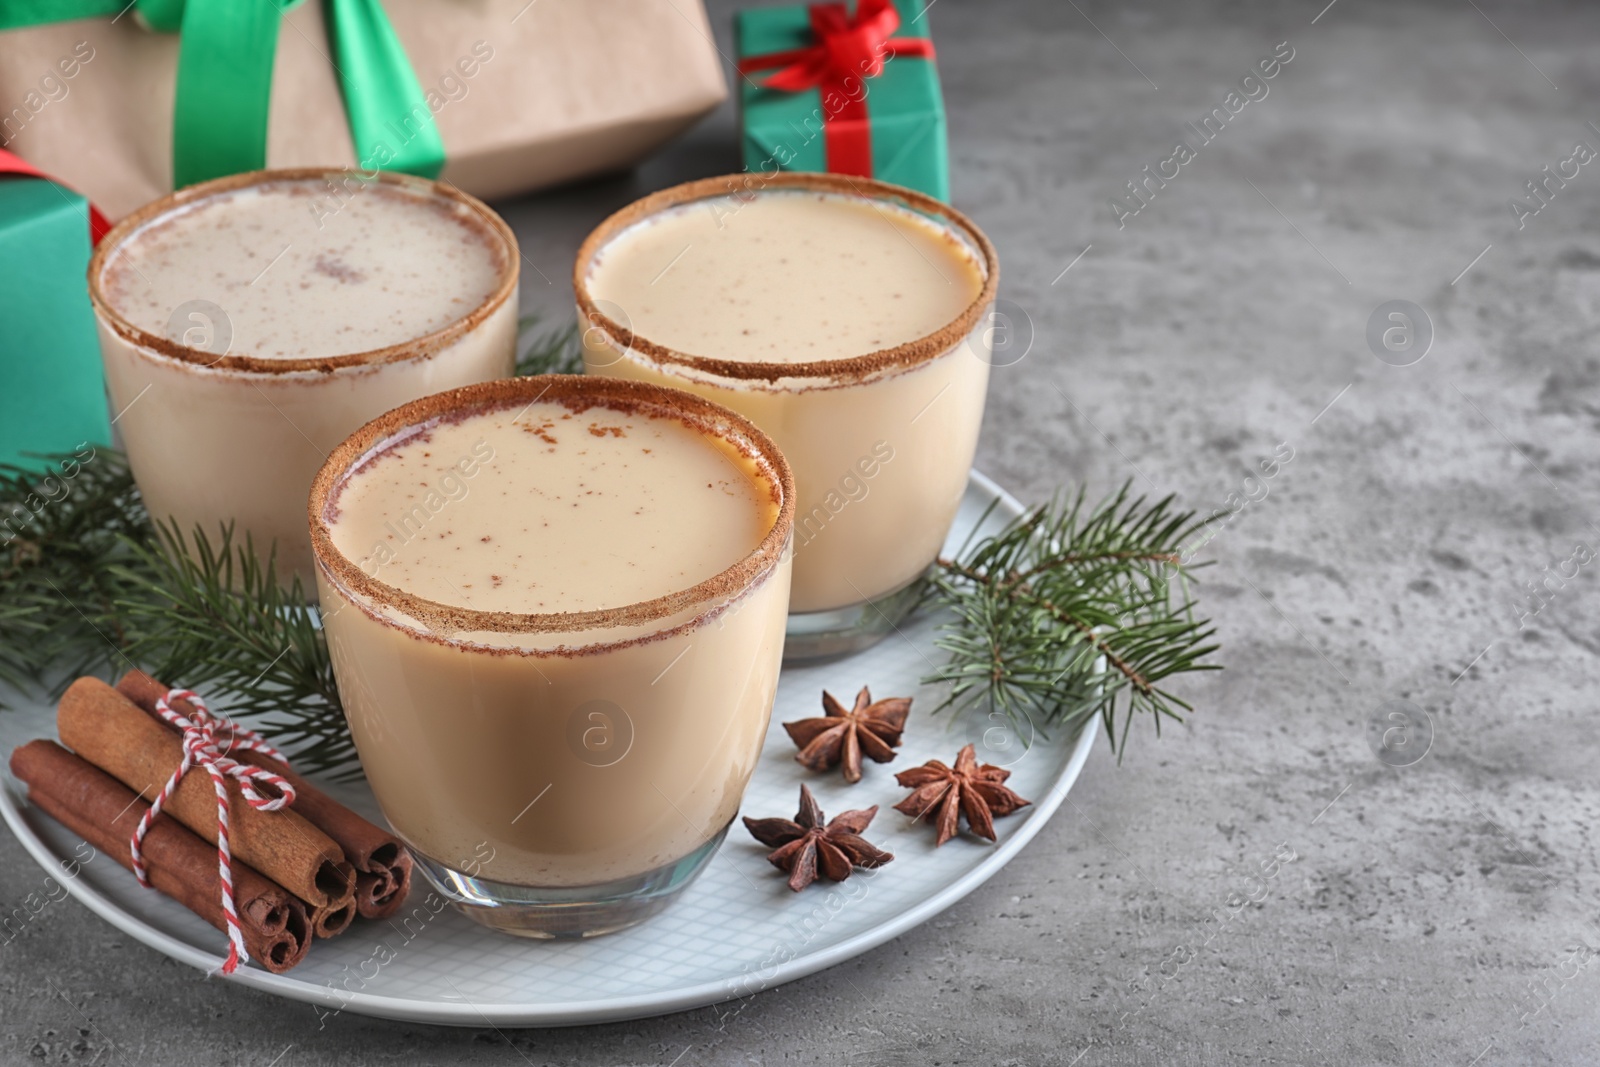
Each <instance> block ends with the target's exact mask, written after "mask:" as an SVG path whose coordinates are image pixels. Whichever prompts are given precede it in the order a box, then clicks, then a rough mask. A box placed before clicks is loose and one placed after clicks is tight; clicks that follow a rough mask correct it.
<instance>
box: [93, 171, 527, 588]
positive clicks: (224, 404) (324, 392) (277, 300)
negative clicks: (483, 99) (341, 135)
mask: <svg viewBox="0 0 1600 1067" xmlns="http://www.w3.org/2000/svg"><path fill="white" fill-rule="evenodd" d="M262 197H281V198H283V200H284V201H285V202H289V201H292V202H293V206H292V209H286V210H284V211H280V212H278V213H276V214H274V215H273V216H272V217H271V218H270V219H269V220H268V222H267V224H260V221H259V219H258V218H256V217H253V216H252V215H251V212H252V211H255V210H256V209H258V208H259V207H260V205H261V199H260V198H262ZM375 198H382V200H381V206H382V207H383V212H384V214H383V217H385V218H388V219H389V220H390V221H393V220H394V219H396V218H400V219H404V218H412V217H414V218H415V219H416V221H417V224H418V225H419V226H432V225H434V224H435V223H438V224H440V225H442V226H444V227H446V233H447V236H446V238H444V239H442V240H441V243H450V244H452V245H460V244H462V243H464V242H467V241H474V240H475V241H478V242H481V247H479V248H475V249H473V250H472V251H473V254H474V255H480V254H481V255H482V256H486V257H488V261H487V262H488V264H489V265H488V267H487V268H485V267H484V266H483V264H482V263H481V262H480V263H479V264H478V265H477V274H478V275H479V276H480V280H481V275H482V274H483V273H484V271H485V269H487V270H489V271H492V272H493V273H492V275H491V278H492V281H491V283H490V285H489V287H488V288H489V291H488V295H487V296H484V297H482V299H478V298H477V296H476V292H474V296H473V297H472V299H470V300H469V299H467V298H466V297H465V296H459V295H455V294H452V292H451V285H452V277H451V272H450V266H451V264H450V263H448V262H440V261H430V262H417V263H415V264H406V263H404V262H403V260H404V256H405V254H406V250H407V246H406V244H405V242H404V240H403V235H402V234H400V233H397V232H395V228H394V227H388V228H387V229H389V231H390V232H387V233H371V232H367V231H366V229H365V228H364V227H365V224H366V222H367V221H368V220H370V218H372V217H374V216H372V215H370V214H369V209H370V208H372V207H373V206H374V205H379V201H378V200H377V199H375ZM301 201H303V204H302V203H301ZM274 203H276V201H274ZM352 205H354V206H352ZM196 211H205V212H206V216H205V218H206V219H207V222H208V227H207V229H208V231H209V232H211V233H215V234H218V235H220V234H222V233H227V234H229V235H230V236H229V238H228V239H227V240H226V242H225V243H221V244H219V245H218V246H217V247H216V248H213V249H209V250H208V251H209V253H210V255H211V256H212V257H213V258H214V260H215V262H208V263H197V262H189V261H179V259H180V258H181V259H183V260H193V259H196V258H198V257H199V255H200V253H198V252H195V253H193V254H192V255H190V256H187V257H174V258H169V259H168V260H166V261H165V262H163V261H162V260H161V259H160V258H159V257H141V255H140V252H139V246H140V245H141V244H145V246H146V247H147V248H148V247H150V244H149V242H150V241H151V240H161V239H162V235H163V234H164V233H169V232H170V227H171V225H172V224H173V223H174V222H175V220H182V219H183V218H184V217H185V216H186V215H189V213H192V212H196ZM189 217H197V216H192V215H190V216H189ZM454 230H459V231H460V240H459V241H457V242H453V243H451V242H449V238H448V234H449V233H451V232H453V231H454ZM207 240H209V238H207ZM385 241H387V242H388V243H389V244H391V245H394V246H395V247H393V248H392V249H388V250H387V251H386V255H384V256H383V257H381V258H380V259H378V260H375V262H378V261H382V262H383V263H384V269H385V270H386V271H390V272H393V274H394V275H400V274H403V275H406V276H408V277H409V278H411V279H413V280H414V281H413V284H417V285H421V286H423V287H425V289H426V291H428V292H431V293H433V294H435V296H434V297H433V299H437V300H439V301H440V302H441V305H442V306H443V307H444V308H445V309H446V310H445V311H444V312H443V313H442V314H441V315H440V316H439V317H440V318H446V317H447V318H448V321H445V322H444V323H443V324H442V325H439V326H438V328H436V329H431V330H429V331H427V332H426V333H423V334H421V335H419V336H415V337H398V338H396V337H393V335H392V332H391V333H388V334H386V333H385V332H384V329H385V328H384V325H383V319H382V317H381V316H378V317H377V321H376V322H375V323H374V325H373V327H372V328H371V329H369V330H368V331H367V332H366V333H365V335H364V336H367V337H388V338H389V340H390V342H391V343H385V344H383V345H382V346H381V347H376V348H371V347H365V348H363V346H362V345H360V344H359V343H358V344H357V345H356V347H354V348H349V347H345V346H344V344H343V343H342V342H341V341H340V337H341V331H347V330H350V329H351V327H350V325H349V324H350V321H351V320H352V319H353V318H354V316H353V315H348V314H346V310H347V309H349V310H354V309H355V305H356V303H357V302H364V303H366V304H367V308H366V309H365V311H366V313H367V314H369V315H372V314H374V312H373V306H374V302H375V301H382V300H383V299H385V298H386V297H385V292H384V290H383V289H382V288H381V286H383V285H386V284H387V281H386V280H385V279H386V278H387V277H390V276H392V275H390V274H386V275H384V276H383V277H377V276H375V274H374V272H373V271H372V270H370V269H369V270H367V271H366V272H363V271H361V270H358V269H355V268H352V267H351V266H350V265H349V264H350V262H351V261H355V260H358V259H359V257H360V256H361V255H363V254H366V255H371V256H377V255H378V253H376V252H374V251H373V250H374V249H380V248H381V245H382V243H383V242H385ZM362 250H366V251H365V252H363V251H362ZM302 254H305V255H308V256H314V257H315V258H314V259H313V260H312V262H313V263H314V264H315V269H314V270H313V271H311V272H308V275H309V276H308V277H306V278H303V279H296V278H293V277H292V276H289V275H286V274H285V273H284V272H287V271H289V270H290V267H289V266H288V265H287V264H289V263H294V262H297V261H298V258H299V257H300V256H301V255H302ZM274 257H278V258H277V259H275V258H274ZM142 259H143V260H149V259H153V260H154V261H143V262H142V265H141V260H142ZM519 263H520V256H519V254H518V251H517V242H516V238H515V237H514V236H513V235H512V233H511V230H510V228H509V227H507V226H506V224H505V222H504V221H502V220H501V219H500V217H499V216H498V215H496V214H495V213H494V212H493V211H491V210H490V209H489V208H488V207H487V206H485V205H484V204H483V203H482V202H480V201H478V200H477V199H475V198H473V197H470V196H467V195H466V194H465V193H462V192H460V191H459V190H457V189H455V188H454V187H452V186H448V185H443V184H440V183H437V182H431V181H425V180H423V179H420V178H413V177H409V176H407V175H402V174H391V173H375V174H373V175H370V176H369V175H366V174H361V173H359V172H350V171H339V170H327V169H299V170H268V171H259V172H255V173H251V174H240V175H234V176H232V177H226V178H219V179H217V180H215V181H209V182H203V183H201V184H199V185H193V186H190V187H188V188H186V189H181V190H179V191H178V192H175V193H173V194H172V195H170V196H167V197H163V198H162V199H160V200H157V201H155V202H154V203H151V204H149V205H147V206H146V207H143V208H141V209H139V210H138V211H136V212H134V213H133V214H132V215H129V216H128V217H127V218H126V219H123V220H122V222H121V223H119V224H118V225H117V226H116V227H115V228H114V229H113V230H112V231H111V232H110V233H109V234H107V235H106V238H105V239H104V240H103V241H101V242H100V245H99V246H98V248H97V249H96V251H95V255H94V259H93V261H92V262H91V263H90V265H89V295H90V298H91V300H92V302H93V305H94V309H95V315H96V319H97V321H98V323H99V328H100V351H101V356H102V359H103V360H104V363H105V371H106V384H107V387H108V390H109V393H110V399H111V405H112V410H113V412H114V413H115V414H116V424H115V425H116V427H117V429H118V430H119V431H120V432H121V435H122V441H123V445H124V448H125V449H126V451H127V454H128V462H129V465H130V466H131V467H132V469H133V476H134V479H135V481H137V482H138V484H139V489H140V492H141V493H142V495H143V497H144V501H145V504H146V506H147V507H148V508H149V510H150V514H151V515H152V516H154V517H155V518H157V519H158V520H165V519H169V518H170V519H172V520H175V522H176V523H177V526H178V528H179V530H180V531H181V532H182V533H183V535H184V536H185V537H186V538H187V537H189V536H190V535H191V534H192V533H193V531H194V529H195V527H196V526H198V527H200V528H201V529H202V530H204V531H205V533H206V536H207V537H208V538H210V539H212V541H213V543H214V542H215V540H216V538H217V536H218V533H219V529H220V527H221V526H222V525H223V524H226V523H232V524H233V525H234V532H235V536H236V539H237V541H238V543H240V544H243V543H244V542H245V539H246V537H248V538H249V540H250V541H251V543H252V544H253V545H254V546H255V549H256V550H257V551H258V552H260V553H262V554H265V552H266V551H267V548H268V546H270V545H272V544H273V543H274V542H276V544H277V563H278V570H279V574H280V577H281V578H282V579H283V580H284V582H285V584H287V581H288V579H289V577H290V576H291V575H298V576H299V577H300V578H301V579H302V581H304V582H305V583H307V584H308V585H309V583H310V581H311V575H312V566H311V543H310V541H309V540H308V539H307V536H306V528H305V500H306V492H307V490H308V489H309V488H310V486H311V479H312V477H313V476H314V475H315V474H316V472H317V468H318V467H320V466H321V465H322V462H323V460H324V458H325V457H326V456H327V454H328V452H329V451H330V450H331V449H332V448H333V447H334V446H335V445H337V444H338V443H339V442H340V441H342V440H343V439H344V438H345V436H346V435H348V434H349V433H350V432H351V431H352V430H354V429H356V427H358V426H360V425H361V424H362V423H364V422H366V421H367V420H368V419H371V418H373V417H375V416H377V415H379V414H381V413H382V412H384V411H387V410H389V409H390V408H392V407H394V406H396V405H397V404H402V403H405V402H406V401H408V400H414V399H416V398H417V397H420V396H426V395H427V394H429V393H436V392H439V391H441V390H444V389H451V388H454V387H456V386H459V385H467V384H469V383H472V382H482V381H489V380H491V379H494V378H503V377H506V376H507V375H509V374H510V373H511V372H512V365H513V362H514V360H515V354H516V333H517V274H518V265H519ZM163 272H166V273H167V274H168V275H169V276H170V277H171V278H172V279H177V278H180V277H182V278H184V279H185V280H183V281H174V282H173V283H172V284H168V281H169V279H168V278H164V277H163V276H162V274H163ZM190 275H195V277H194V279H193V280H192V281H191V280H189V279H190ZM191 286H192V288H191ZM274 287H275V288H274ZM135 288H136V289H138V290H139V291H140V292H141V293H142V294H161V295H159V296H144V295H141V297H140V298H139V299H138V300H135V299H134V298H133V297H131V296H125V295H124V294H123V293H122V290H124V289H130V290H131V289H135ZM477 288H478V289H482V288H484V286H482V285H479V286H478V287H477ZM160 301H165V302H160ZM166 303H170V304H171V307H170V308H168V307H167V306H166ZM455 305H459V308H458V309H455V310H450V309H452V308H455ZM247 309H248V311H247ZM156 320H161V321H156ZM251 323H253V324H254V326H252V325H250V324H251ZM297 330H298V331H299V332H300V335H301V336H302V337H304V338H305V340H306V342H307V344H308V346H309V348H310V349H312V350H314V351H315V352H316V354H315V355H312V356H299V357H296V356H294V355H293V354H289V353H284V352H279V353H278V354H275V355H273V356H270V357H265V356H262V355H259V354H258V353H257V352H256V351H255V350H254V346H255V345H256V343H257V342H258V341H259V340H260V337H258V336H246V334H248V333H255V334H267V333H273V334H275V335H276V336H278V337H280V338H281V337H283V336H284V335H292V334H293V333H294V331H297ZM343 336H352V335H351V334H349V333H345V334H343ZM288 348H289V350H290V353H292V352H293V350H294V346H293V344H292V343H291V344H290V345H289V346H288Z"/></svg>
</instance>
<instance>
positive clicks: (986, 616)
mask: <svg viewBox="0 0 1600 1067" xmlns="http://www.w3.org/2000/svg"><path fill="white" fill-rule="evenodd" d="M985 517H987V515H986V516H985ZM981 525H982V524H981V523H980V526H981ZM1203 525H1204V522H1197V521H1196V520H1195V517H1194V513H1193V512H1180V511H1177V510H1176V509H1174V507H1173V506H1172V498H1171V497H1167V498H1165V499H1163V500H1159V501H1156V502H1154V503H1149V502H1147V501H1146V499H1145V498H1144V497H1137V498H1134V497H1131V496H1130V487H1129V486H1128V485H1124V486H1123V487H1122V489H1121V490H1120V491H1119V492H1117V493H1116V494H1114V495H1113V496H1111V497H1110V498H1108V499H1107V500H1105V501H1104V502H1102V503H1101V504H1099V505H1098V506H1096V507H1094V508H1085V506H1084V494H1083V493H1082V491H1081V490H1080V491H1079V493H1078V494H1077V495H1076V496H1072V497H1066V498H1058V499H1056V500H1055V501H1052V502H1051V503H1049V504H1045V505H1043V506H1040V507H1037V508H1034V509H1032V510H1031V511H1029V512H1028V513H1026V514H1025V515H1023V516H1021V517H1020V518H1018V519H1016V520H1014V521H1012V522H1010V523H1008V524H1006V526H1005V527H1004V528H1003V529H1002V530H1001V531H999V532H998V533H996V534H994V535H992V536H988V537H983V538H979V539H976V540H974V539H969V540H968V542H967V544H966V545H963V546H962V548H961V550H960V551H959V552H958V553H957V554H956V556H955V557H954V558H941V559H940V560H939V561H938V569H937V570H936V571H935V573H934V575H933V577H932V578H931V579H930V582H929V587H928V591H927V595H928V597H929V599H931V600H932V601H934V602H936V603H939V604H941V605H943V606H944V607H947V608H948V609H950V610H951V611H952V612H953V613H954V618H953V619H951V620H949V621H947V622H945V623H944V624H942V625H941V627H940V632H939V637H938V639H937V642H936V643H937V644H938V646H939V647H940V648H941V649H943V650H944V651H946V652H948V653H949V654H950V659H949V660H948V661H947V662H946V663H945V664H944V666H942V667H940V668H939V669H937V670H936V671H934V672H933V673H932V674H930V675H929V676H928V677H926V678H925V679H924V681H925V682H930V683H940V684H945V685H948V686H949V687H950V691H949V695H948V696H947V697H946V699H945V702H944V704H942V705H941V708H947V707H954V708H956V709H958V710H960V709H965V708H969V707H972V706H975V705H980V706H984V707H986V708H988V709H989V710H990V711H998V712H1000V713H1002V714H1004V715H1006V716H1007V717H1008V718H1009V719H1010V720H1012V721H1013V722H1015V723H1017V724H1018V725H1019V726H1020V725H1022V724H1023V723H1024V722H1026V723H1030V724H1032V725H1033V726H1034V727H1035V728H1037V729H1039V730H1040V731H1041V732H1042V731H1043V728H1044V727H1046V726H1050V725H1054V726H1059V727H1063V728H1065V729H1067V730H1068V731H1072V730H1075V729H1076V728H1077V727H1078V726H1079V725H1080V724H1081V723H1083V722H1084V721H1086V720H1087V719H1089V718H1090V717H1092V716H1094V715H1099V716H1100V719H1101V722H1102V724H1103V725H1104V726H1105V730H1106V734H1107V736H1108V738H1109V739H1110V741H1111V745H1112V748H1113V750H1115V751H1117V752H1118V753H1119V754H1120V753H1121V751H1122V749H1123V747H1124V746H1125V745H1126V742H1127V736H1128V730H1129V728H1130V726H1131V724H1132V721H1133V717H1134V715H1135V714H1136V713H1149V714H1150V715H1151V716H1152V717H1153V719H1154V721H1155V726H1156V732H1157V734H1159V733H1160V730H1161V721H1162V719H1163V718H1169V719H1173V720H1178V721H1181V718H1182V716H1181V712H1183V711H1188V710H1191V708H1190V705H1189V704H1188V703H1187V702H1186V701H1185V700H1183V699H1182V698H1181V697H1179V696H1177V695H1176V694H1174V693H1172V692H1171V691H1169V690H1168V689H1167V688H1166V687H1165V686H1164V685H1163V683H1164V682H1166V680H1167V679H1169V678H1171V677H1173V676H1175V675H1179V674H1185V673H1188V672H1191V671H1203V670H1217V669H1219V668H1218V667H1217V665H1215V664H1212V663H1207V662H1203V661H1204V659H1205V657H1206V656H1207V655H1209V654H1210V653H1212V652H1214V651H1216V649H1217V647H1218V646H1217V645H1215V644H1207V642H1208V641H1209V640H1210V639H1211V638H1212V636H1213V635H1214V634H1215V630H1214V629H1212V628H1211V626H1210V624H1209V622H1207V621H1205V620H1196V619H1195V618H1194V613H1193V607H1194V604H1193V601H1192V600H1191V599H1190V598H1189V596H1188V584H1189V582H1190V580H1191V577H1190V573H1189V572H1190V567H1189V566H1188V565H1186V564H1184V563H1183V562H1182V555H1181V551H1182V545H1183V544H1184V542H1185V541H1186V540H1188V538H1189V537H1190V535H1192V534H1193V533H1194V532H1195V531H1196V530H1197V529H1199V528H1200V527H1201V526H1203ZM1175 579H1176V581H1175ZM1119 714H1120V715H1121V718H1122V729H1121V736H1120V738H1119V736H1118V731H1117V728H1116V727H1117V723H1116V720H1117V717H1118V715H1119Z"/></svg>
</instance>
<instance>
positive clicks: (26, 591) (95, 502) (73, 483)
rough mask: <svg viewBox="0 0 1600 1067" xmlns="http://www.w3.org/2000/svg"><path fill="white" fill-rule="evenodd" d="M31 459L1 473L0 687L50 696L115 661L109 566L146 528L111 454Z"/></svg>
mask: <svg viewBox="0 0 1600 1067" xmlns="http://www.w3.org/2000/svg"><path fill="white" fill-rule="evenodd" d="M37 458H38V465H36V466H15V465H10V464H7V465H4V466H0V680H4V681H5V682H7V683H9V684H10V685H11V686H13V687H15V688H17V689H19V690H24V691H26V690H30V689H43V690H45V691H47V692H49V693H50V695H51V696H52V697H54V696H55V695H58V694H59V691H60V690H61V689H62V688H64V687H65V685H66V684H67V683H68V682H70V681H71V680H72V679H73V678H75V677H77V676H78V675H81V674H100V673H106V672H109V671H110V670H112V669H114V668H115V667H116V665H117V664H118V663H120V662H121V660H120V653H119V651H118V646H119V643H120V640H121V633H120V629H119V624H118V622H117V619H116V614H115V612H114V611H113V609H112V605H113V603H114V602H115V600H116V598H117V596H118V595H119V594H120V591H121V588H120V580H119V579H118V578H117V576H116V575H114V574H113V573H112V572H111V564H112V563H113V562H114V561H115V560H116V559H118V558H119V557H121V556H122V555H124V554H125V549H124V539H125V538H127V537H138V536H141V535H144V534H146V533H147V532H148V529H149V520H148V518H147V517H146V516H145V511H144V504H143V503H142V502H141V500H140V499H139V494H138V490H136V489H135V488H134V485H133V476H132V475H131V474H130V473H129V471H128V463H127V460H126V459H124V458H123V457H122V455H121V454H120V453H118V452H115V451H113V450H111V449H108V448H94V447H91V446H89V445H87V444H85V445H81V446H79V448H78V450H77V451H76V452H72V453H62V454H58V455H49V456H39V457H37Z"/></svg>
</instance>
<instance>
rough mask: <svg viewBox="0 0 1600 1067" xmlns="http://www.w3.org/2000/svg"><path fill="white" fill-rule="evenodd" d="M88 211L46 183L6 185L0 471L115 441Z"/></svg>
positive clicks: (0, 182) (2, 198)
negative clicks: (93, 302)
mask: <svg viewBox="0 0 1600 1067" xmlns="http://www.w3.org/2000/svg"><path fill="white" fill-rule="evenodd" d="M88 219H89V205H88V202H87V201H86V200H84V198H83V197H81V196H79V195H78V194H77V193H74V192H72V191H71V190H68V189H64V188H62V187H61V186H59V185H56V184H55V183H54V182H50V181H46V180H44V179H42V178H13V177H7V178H0V323H4V327H3V328H0V463H14V464H18V465H21V466H29V467H39V466H40V463H39V461H38V460H37V459H35V458H33V457H28V456H24V455H23V453H25V452H33V453H40V452H71V451H73V450H74V449H76V448H78V446H80V445H82V444H83V443H84V442H88V443H90V444H105V443H107V442H109V441H110V440H111V426H110V423H109V422H108V421H107V416H106V392H105V382H104V378H103V372H102V371H101V368H100V347H99V340H98V337H97V335H96V331H95V325H94V312H93V311H92V310H91V309H90V307H89V287H88V281H87V278H88V272H89V252H90V246H89V221H88Z"/></svg>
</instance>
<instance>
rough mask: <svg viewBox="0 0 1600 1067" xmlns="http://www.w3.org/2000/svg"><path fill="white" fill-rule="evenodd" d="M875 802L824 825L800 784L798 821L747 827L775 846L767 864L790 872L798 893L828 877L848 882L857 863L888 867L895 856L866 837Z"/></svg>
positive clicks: (768, 821) (762, 821)
mask: <svg viewBox="0 0 1600 1067" xmlns="http://www.w3.org/2000/svg"><path fill="white" fill-rule="evenodd" d="M876 814H878V806H877V805H876V804H874V805H873V806H872V807H870V808H866V809H865V810H862V811H847V812H844V813H843V814H842V815H835V816H834V817H833V820H832V821H831V822H828V823H824V822H823V821H822V820H823V815H822V809H821V808H819V807H817V799H816V797H813V796H812V795H811V790H809V789H807V788H806V787H805V786H804V785H802V786H801V787H800V810H799V811H798V812H796V813H795V817H794V821H793V822H791V821H789V820H788V819H751V818H746V819H745V820H744V825H745V829H747V830H749V831H750V835H751V836H752V837H754V838H755V839H756V840H757V841H760V842H761V843H762V844H763V845H767V846H769V847H771V848H773V850H774V851H772V852H770V853H768V854H767V862H768V863H770V864H772V865H773V866H774V867H776V868H778V870H780V871H788V872H789V888H790V889H793V890H794V891H795V892H796V893H798V892H800V890H802V889H804V888H805V887H806V886H808V885H810V884H811V883H812V882H815V881H816V880H817V875H818V874H819V873H820V874H821V875H822V876H823V877H824V878H827V879H829V880H830V881H834V882H842V881H844V880H845V879H846V878H848V877H850V870H851V868H853V867H882V866H883V865H884V864H885V863H888V862H889V861H890V860H892V859H894V856H893V855H891V854H890V853H888V852H884V851H883V850H882V849H879V848H876V847H874V846H873V845H872V844H871V843H870V842H868V841H867V840H866V839H865V838H863V837H862V836H861V831H863V830H865V829H866V828H867V824H868V823H870V822H871V821H872V817H873V816H874V815H876Z"/></svg>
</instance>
